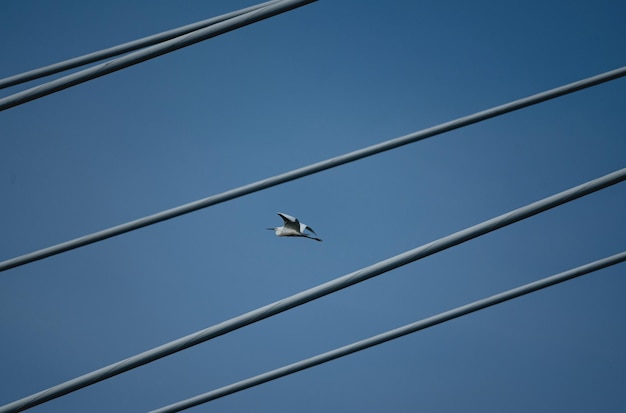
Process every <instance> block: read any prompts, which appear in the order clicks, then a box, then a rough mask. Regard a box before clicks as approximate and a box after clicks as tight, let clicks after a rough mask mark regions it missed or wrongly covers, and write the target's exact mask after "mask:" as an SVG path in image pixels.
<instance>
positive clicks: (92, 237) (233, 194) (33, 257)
mask: <svg viewBox="0 0 626 413" xmlns="http://www.w3.org/2000/svg"><path fill="white" fill-rule="evenodd" d="M220 24H221V23H220ZM625 75H626V66H623V67H621V68H619V69H615V70H612V71H609V72H605V73H602V74H599V75H596V76H592V77H589V78H586V79H582V80H579V81H577V82H573V83H569V84H566V85H564V86H560V87H557V88H554V89H550V90H548V91H544V92H541V93H538V94H535V95H531V96H528V97H525V98H522V99H518V100H515V101H512V102H508V103H505V104H503V105H499V106H495V107H492V108H490V109H487V110H484V111H481V112H476V113H474V114H472V115H469V116H465V117H461V118H457V119H455V120H452V121H449V122H445V123H441V124H439V125H437V126H433V127H430V128H427V129H423V130H421V131H418V132H414V133H411V134H409V135H405V136H401V137H398V138H395V139H391V140H388V141H385V142H381V143H378V144H376V145H372V146H368V147H366V148H362V149H358V150H356V151H353V152H349V153H346V154H343V155H340V156H337V157H334V158H330V159H327V160H324V161H321V162H317V163H314V164H311V165H308V166H305V167H302V168H298V169H294V170H291V171H289V172H285V173H282V174H280V175H275V176H273V177H270V178H266V179H263V180H260V181H257V182H254V183H251V184H248V185H244V186H241V187H239V188H235V189H231V190H229V191H226V192H222V193H221V194H217V195H213V196H210V197H207V198H204V199H200V200H197V201H194V202H190V203H188V204H184V205H181V206H178V207H175V208H171V209H168V210H165V211H161V212H158V213H156V214H153V215H148V216H145V217H143V218H139V219H136V220H134V221H130V222H127V223H124V224H120V225H117V226H114V227H110V228H107V229H104V230H101V231H97V232H94V233H91V234H88V235H85V236H82V237H79V238H75V239H72V240H69V241H65V242H62V243H59V244H56V245H53V246H50V247H47V248H43V249H40V250H38V251H34V252H31V253H28V254H24V255H21V256H18V257H15V258H11V259H8V260H5V261H2V262H0V271H5V270H8V269H10V268H14V267H19V266H21V265H24V264H27V263H30V262H33V261H37V260H41V259H43V258H47V257H50V256H53V255H57V254H60V253H63V252H66V251H70V250H73V249H76V248H80V247H83V246H86V245H89V244H93V243H95V242H98V241H102V240H105V239H107V238H111V237H115V236H117V235H121V234H124V233H126V232H130V231H134V230H137V229H139V228H143V227H146V226H149V225H153V224H156V223H159V222H162V221H166V220H168V219H172V218H175V217H178V216H180V215H184V214H188V213H190V212H194V211H197V210H199V209H202V208H207V207H209V206H212V205H217V204H220V203H222V202H226V201H230V200H232V199H235V198H239V197H242V196H244V195H248V194H251V193H254V192H257V191H260V190H262V189H267V188H271V187H273V186H276V185H280V184H283V183H285V182H289V181H293V180H296V179H299V178H302V177H305V176H308V175H312V174H315V173H317V172H321V171H325V170H327V169H331V168H335V167H337V166H340V165H344V164H347V163H350V162H354V161H356V160H359V159H363V158H366V157H369V156H372V155H376V154H379V153H381V152H385V151H388V150H391V149H395V148H398V147H401V146H404V145H407V144H410V143H414V142H417V141H420V140H423V139H426V138H430V137H433V136H436V135H439V134H442V133H444V132H449V131H451V130H454V129H458V128H461V127H464V126H468V125H471V124H474V123H477V122H481V121H483V120H486V119H490V118H493V117H496V116H499V115H503V114H505V113H509V112H513V111H515V110H518V109H522V108H525V107H528V106H531V105H535V104H537V103H541V102H544V101H546V100H549V99H553V98H556V97H559V96H563V95H566V94H569V93H573V92H576V91H578V90H582V89H585V88H588V87H591V86H595V85H598V84H601V83H604V82H608V81H610V80H614V79H618V78H620V77H622V76H625Z"/></svg>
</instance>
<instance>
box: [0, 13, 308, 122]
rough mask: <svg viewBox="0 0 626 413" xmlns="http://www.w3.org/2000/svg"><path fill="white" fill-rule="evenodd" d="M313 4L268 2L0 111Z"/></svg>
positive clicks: (16, 98)
mask: <svg viewBox="0 0 626 413" xmlns="http://www.w3.org/2000/svg"><path fill="white" fill-rule="evenodd" d="M314 1H317V0H281V1H278V2H275V3H271V4H269V5H267V6H264V7H262V8H260V9H257V10H254V11H251V12H248V13H245V14H242V15H239V16H236V17H233V18H231V19H228V20H226V21H222V22H220V23H215V24H212V25H210V26H208V27H205V28H202V29H198V30H196V31H193V32H191V33H187V34H184V35H182V36H179V37H176V38H174V39H171V40H167V41H165V42H161V43H159V44H156V45H154V46H149V47H146V48H144V49H141V50H138V51H136V52H133V53H130V54H128V55H126V56H122V57H118V58H117V59H114V60H111V61H109V62H105V63H102V64H99V65H96V66H93V67H90V68H88V69H84V70H81V71H80V72H76V73H73V74H71V75H67V76H64V77H61V78H59V79H56V80H52V81H50V82H48V83H44V84H43V85H39V86H36V87H33V88H31V89H27V90H24V91H22V92H18V93H15V94H13V95H10V96H7V97H5V98H2V99H0V111H2V110H6V109H9V108H12V107H14V106H18V105H21V104H22V103H26V102H30V101H31V100H35V99H38V98H40V97H43V96H46V95H49V94H51V93H54V92H58V91H59V90H63V89H67V88H68V87H71V86H74V85H78V84H80V83H84V82H86V81H88V80H92V79H95V78H98V77H100V76H104V75H106V74H109V73H112V72H115V71H118V70H121V69H124V68H126V67H129V66H132V65H136V64H137V63H141V62H144V61H146V60H149V59H152V58H155V57H157V56H161V55H164V54H166V53H170V52H173V51H175V50H178V49H181V48H183V47H187V46H190V45H192V44H195V43H198V42H201V41H204V40H207V39H210V38H211V37H215V36H219V35H220V34H224V33H227V32H229V31H232V30H235V29H238V28H240V27H244V26H247V25H249V24H252V23H256V22H258V21H260V20H263V19H267V18H268V17H272V16H275V15H277V14H280V13H284V12H286V11H289V10H292V9H294V8H297V7H300V6H304V5H306V4H309V3H312V2H314Z"/></svg>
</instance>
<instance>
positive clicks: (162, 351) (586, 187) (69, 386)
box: [0, 168, 626, 413]
mask: <svg viewBox="0 0 626 413" xmlns="http://www.w3.org/2000/svg"><path fill="white" fill-rule="evenodd" d="M624 180H626V168H623V169H620V170H618V171H616V172H612V173H610V174H608V175H605V176H603V177H600V178H597V179H594V180H592V181H589V182H587V183H584V184H582V185H578V186H576V187H574V188H570V189H568V190H566V191H563V192H560V193H558V194H555V195H552V196H550V197H548V198H544V199H542V200H540V201H537V202H534V203H532V204H529V205H526V206H524V207H521V208H518V209H515V210H513V211H510V212H507V213H506V214H503V215H500V216H498V217H495V218H492V219H490V220H488V221H485V222H482V223H480V224H477V225H474V226H473V227H470V228H466V229H464V230H462V231H459V232H456V233H454V234H451V235H448V236H446V237H443V238H440V239H438V240H436V241H433V242H431V243H429V244H425V245H423V246H421V247H418V248H415V249H412V250H409V251H406V252H404V253H402V254H399V255H396V256H394V257H391V258H388V259H386V260H384V261H380V262H377V263H376V264H373V265H370V266H369V267H365V268H362V269H360V270H357V271H355V272H353V273H350V274H347V275H344V276H342V277H339V278H336V279H334V280H331V281H328V282H326V283H324V284H320V285H318V286H316V287H313V288H310V289H308V290H305V291H302V292H300V293H298V294H295V295H292V296H290V297H287V298H284V299H282V300H280V301H276V302H274V303H272V304H269V305H266V306H264V307H261V308H258V309H256V310H252V311H250V312H248V313H245V314H242V315H240V316H237V317H235V318H231V319H230V320H226V321H223V322H221V323H219V324H216V325H214V326H212V327H208V328H206V329H204V330H200V331H197V332H195V333H193V334H190V335H187V336H185V337H182V338H179V339H177V340H174V341H171V342H169V343H166V344H163V345H161V346H159V347H155V348H153V349H151V350H147V351H145V352H143V353H140V354H137V355H135V356H132V357H129V358H127V359H125V360H122V361H119V362H117V363H113V364H110V365H108V366H106V367H103V368H100V369H98V370H95V371H92V372H91V373H87V374H84V375H82V376H80V377H77V378H75V379H72V380H69V381H66V382H65V383H61V384H58V385H56V386H54V387H50V388H49V389H47V390H43V391H41V392H39V393H35V394H33V395H30V396H27V397H24V398H22V399H20V400H17V401H14V402H12V403H9V404H7V405H5V406H1V407H0V413H6V412H19V411H22V410H25V409H28V408H31V407H33V406H37V405H39V404H41V403H44V402H46V401H49V400H52V399H55V398H57V397H60V396H63V395H65V394H68V393H71V392H73V391H76V390H78V389H81V388H83V387H86V386H89V385H91V384H94V383H97V382H99V381H102V380H105V379H108V378H110V377H113V376H116V375H118V374H121V373H124V372H126V371H129V370H132V369H134V368H136V367H139V366H142V365H144V364H147V363H150V362H152V361H155V360H158V359H160V358H163V357H166V356H169V355H170V354H174V353H176V352H178V351H181V350H184V349H187V348H189V347H192V346H195V345H197V344H200V343H203V342H205V341H207V340H211V339H213V338H215V337H219V336H221V335H223V334H226V333H229V332H231V331H234V330H237V329H239V328H241V327H244V326H247V325H250V324H253V323H256V322H257V321H260V320H263V319H266V318H268V317H271V316H274V315H276V314H279V313H282V312H283V311H287V310H289V309H292V308H294V307H297V306H299V305H302V304H305V303H307V302H309V301H313V300H315V299H317V298H320V297H323V296H325V295H328V294H331V293H333V292H336V291H339V290H341V289H344V288H346V287H349V286H351V285H354V284H357V283H360V282H362V281H365V280H368V279H370V278H372V277H375V276H377V275H380V274H383V273H385V272H387V271H390V270H393V269H395V268H398V267H401V266H403V265H406V264H409V263H411V262H413V261H416V260H419V259H421V258H424V257H427V256H429V255H432V254H435V253H437V252H440V251H443V250H445V249H447V248H450V247H453V246H455V245H458V244H461V243H463V242H465V241H468V240H471V239H473V238H476V237H479V236H481V235H484V234H487V233H489V232H491V231H494V230H496V229H499V228H502V227H504V226H507V225H510V224H513V223H515V222H518V221H520V220H522V219H525V218H528V217H531V216H533V215H536V214H539V213H540V212H543V211H546V210H548V209H551V208H554V207H556V206H558V205H561V204H564V203H566V202H569V201H572V200H574V199H577V198H580V197H582V196H585V195H588V194H591V193H593V192H595V191H599V190H601V189H603V188H606V187H608V186H611V185H614V184H617V183H619V182H622V181H624Z"/></svg>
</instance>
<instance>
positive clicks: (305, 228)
mask: <svg viewBox="0 0 626 413" xmlns="http://www.w3.org/2000/svg"><path fill="white" fill-rule="evenodd" d="M307 229H308V230H309V231H311V232H312V233H314V234H315V235H317V233H316V232H315V231H313V228H311V227H310V226H308V225H306V224H302V223H300V232H304V231H306V230H307Z"/></svg>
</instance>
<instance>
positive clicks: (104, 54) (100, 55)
mask: <svg viewBox="0 0 626 413" xmlns="http://www.w3.org/2000/svg"><path fill="white" fill-rule="evenodd" d="M278 1H281V0H272V1H268V2H266V3H261V4H257V5H254V6H250V7H246V8H245V9H241V10H237V11H233V12H230V13H226V14H222V15H221V16H217V17H212V18H210V19H207V20H202V21H199V22H196V23H192V24H188V25H186V26H182V27H179V28H176V29H172V30H168V31H166V32H161V33H158V34H154V35H152V36H148V37H144V38H142V39H138V40H134V41H132V42H128V43H124V44H120V45H117V46H114V47H110V48H108V49H104V50H100V51H97V52H93V53H89V54H86V55H83V56H79V57H75V58H72V59H68V60H65V61H63V62H59V63H55V64H52V65H49V66H45V67H40V68H38V69H33V70H30V71H28V72H24V73H20V74H17V75H14V76H10V77H7V78H4V79H0V89H4V88H6V87H9V86H15V85H18V84H20V83H25V82H29V81H31V80H35V79H39V78H42V77H45V76H49V75H53V74H55V73H59V72H63V71H66V70H70V69H74V68H76V67H80V66H84V65H87V64H89V63H94V62H97V61H100V60H104V59H107V58H109V57H113V56H119V55H121V54H124V53H128V52H132V51H133V50H138V49H142V48H144V47H147V46H152V45H155V44H157V43H161V42H164V41H166V40H170V39H173V38H174V37H178V36H182V35H184V34H187V33H190V32H193V31H195V30H198V29H202V28H204V27H207V26H210V25H212V24H215V23H219V22H222V21H224V20H228V19H230V18H233V17H237V16H240V15H242V14H245V13H248V12H251V11H255V10H258V9H260V8H263V7H266V6H269V5H270V4H273V3H277V2H278Z"/></svg>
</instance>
